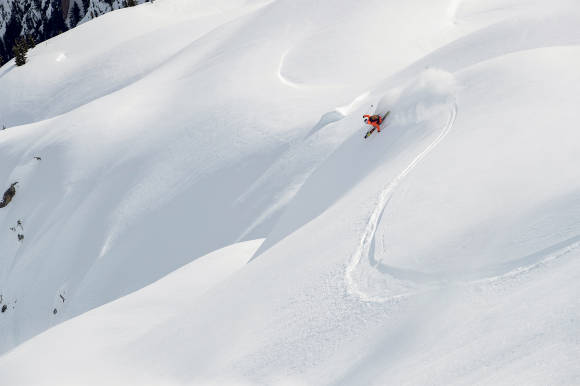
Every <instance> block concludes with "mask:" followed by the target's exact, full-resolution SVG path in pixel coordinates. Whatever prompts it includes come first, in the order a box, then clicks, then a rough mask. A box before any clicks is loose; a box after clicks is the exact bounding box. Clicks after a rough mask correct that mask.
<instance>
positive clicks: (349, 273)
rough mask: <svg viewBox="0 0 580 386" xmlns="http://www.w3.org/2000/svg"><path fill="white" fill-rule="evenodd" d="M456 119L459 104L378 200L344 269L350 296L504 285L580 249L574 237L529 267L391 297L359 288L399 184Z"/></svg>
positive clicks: (434, 284)
mask: <svg viewBox="0 0 580 386" xmlns="http://www.w3.org/2000/svg"><path fill="white" fill-rule="evenodd" d="M456 117H457V103H456V102H454V103H453V105H452V106H451V111H450V114H449V120H448V122H447V124H446V125H445V127H444V129H443V130H442V131H441V133H440V134H439V136H437V138H436V139H435V140H434V141H433V142H431V143H430V144H429V145H428V146H427V147H426V148H425V150H423V151H422V152H421V153H419V154H418V155H417V156H416V157H415V158H414V159H413V161H411V163H410V164H409V165H408V166H407V167H406V168H405V169H404V170H403V171H402V172H401V173H399V175H397V177H396V178H395V179H393V180H392V181H391V182H390V183H389V184H388V185H387V186H386V187H385V189H383V191H382V192H381V194H380V196H379V199H378V203H377V205H376V207H375V209H374V210H373V212H372V213H371V215H370V217H369V221H368V223H367V225H366V228H365V231H364V233H363V235H362V237H361V240H360V243H359V245H358V248H357V249H356V251H355V252H354V254H353V255H352V257H351V260H350V262H349V264H348V266H347V267H346V270H345V281H346V288H347V293H348V294H349V295H352V296H356V297H358V298H360V299H361V300H362V301H365V302H373V303H385V302H388V301H395V300H398V299H403V298H407V297H410V296H413V295H418V294H422V293H426V292H430V291H434V290H437V289H443V288H446V287H451V286H463V287H468V286H474V285H482V284H492V283H497V282H501V281H502V280H509V279H514V278H517V277H519V276H521V275H523V274H527V273H529V272H531V271H533V270H536V269H538V268H541V267H543V266H545V265H547V264H549V263H550V262H553V261H555V260H558V259H560V258H562V257H564V256H566V255H568V254H570V253H571V252H573V251H575V250H576V249H578V248H580V241H578V237H575V238H572V239H571V240H569V241H570V242H568V243H564V245H560V246H559V248H556V249H554V250H551V251H550V252H547V251H546V253H545V254H543V255H542V256H541V258H539V259H537V260H535V261H533V262H530V263H528V264H524V265H520V266H516V267H512V268H511V269H509V268H508V269H507V270H506V271H505V272H503V273H499V274H495V275H490V276H485V274H484V275H482V277H479V278H473V279H461V278H460V277H459V278H455V279H443V280H441V281H435V282H431V283H424V284H422V285H423V288H417V289H414V290H410V291H404V292H401V293H390V294H384V295H381V296H377V295H370V294H368V293H366V292H365V291H364V290H362V289H361V288H359V286H358V284H357V281H356V280H355V279H354V277H353V274H354V271H355V269H356V268H357V267H358V266H359V265H360V264H361V263H362V262H363V260H364V259H366V260H367V261H368V262H370V261H371V259H370V257H371V256H370V255H371V250H372V244H373V243H374V240H375V235H376V231H377V227H378V224H379V222H380V221H381V218H382V216H383V213H384V211H385V209H386V207H387V206H388V204H389V201H390V200H391V198H392V196H393V194H394V192H395V190H396V189H397V187H398V186H399V184H400V183H401V182H402V181H403V179H404V178H405V177H407V175H409V173H411V172H412V171H413V169H415V167H417V165H419V163H420V162H421V161H422V160H423V159H424V158H425V157H426V156H427V155H428V154H429V153H430V152H431V151H432V150H433V149H434V148H435V147H437V145H439V143H440V142H441V141H442V140H443V139H444V138H445V137H446V136H447V134H448V133H449V132H450V131H451V128H452V127H453V125H454V123H455V119H456ZM373 253H374V252H373ZM370 267H371V264H369V268H370ZM373 269H374V268H373ZM383 275H385V276H392V275H389V274H383ZM392 277H393V279H395V280H400V279H397V278H396V277H395V276H392ZM406 282H407V283H409V284H420V283H419V282H418V281H415V280H412V279H411V280H409V279H407V280H406Z"/></svg>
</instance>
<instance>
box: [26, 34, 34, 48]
mask: <svg viewBox="0 0 580 386" xmlns="http://www.w3.org/2000/svg"><path fill="white" fill-rule="evenodd" d="M26 46H27V47H28V48H34V47H36V40H34V38H33V37H32V35H26Z"/></svg>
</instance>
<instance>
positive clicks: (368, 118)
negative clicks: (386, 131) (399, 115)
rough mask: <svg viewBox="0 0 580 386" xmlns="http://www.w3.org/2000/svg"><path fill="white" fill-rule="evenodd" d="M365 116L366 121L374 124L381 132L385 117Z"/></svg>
mask: <svg viewBox="0 0 580 386" xmlns="http://www.w3.org/2000/svg"><path fill="white" fill-rule="evenodd" d="M363 118H365V122H366V123H368V124H369V125H373V126H374V127H375V128H376V129H377V131H378V132H379V133H380V132H381V123H383V117H381V116H380V115H368V114H367V115H363Z"/></svg>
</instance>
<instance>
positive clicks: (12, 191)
mask: <svg viewBox="0 0 580 386" xmlns="http://www.w3.org/2000/svg"><path fill="white" fill-rule="evenodd" d="M17 183H18V182H14V183H13V184H12V185H10V187H9V188H8V190H6V191H5V192H4V196H3V197H2V202H0V208H4V207H5V206H7V205H8V204H10V201H12V198H14V196H15V195H16V184H17Z"/></svg>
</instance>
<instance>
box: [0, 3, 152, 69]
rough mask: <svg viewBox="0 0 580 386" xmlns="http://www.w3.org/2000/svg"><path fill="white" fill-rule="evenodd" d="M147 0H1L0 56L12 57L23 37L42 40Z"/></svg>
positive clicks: (4, 58) (3, 57)
mask: <svg viewBox="0 0 580 386" xmlns="http://www.w3.org/2000/svg"><path fill="white" fill-rule="evenodd" d="M148 1H150V0H133V1H131V0H0V57H1V58H2V60H4V61H5V60H7V59H8V58H11V57H12V56H13V52H12V47H13V46H14V45H15V42H16V41H17V40H18V39H20V38H21V37H31V38H33V39H34V40H35V41H36V42H42V41H44V40H46V39H49V38H51V37H53V36H56V35H58V34H60V33H63V32H65V31H67V30H68V29H69V28H74V27H76V26H77V25H79V24H82V23H84V22H87V21H89V20H92V19H95V18H97V17H99V16H101V15H104V14H105V13H108V12H111V11H113V10H116V9H121V8H126V7H129V6H134V5H136V4H141V3H144V2H148ZM105 36H106V34H104V35H103V37H105ZM0 62H2V61H1V60H0ZM0 64H1V63H0Z"/></svg>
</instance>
